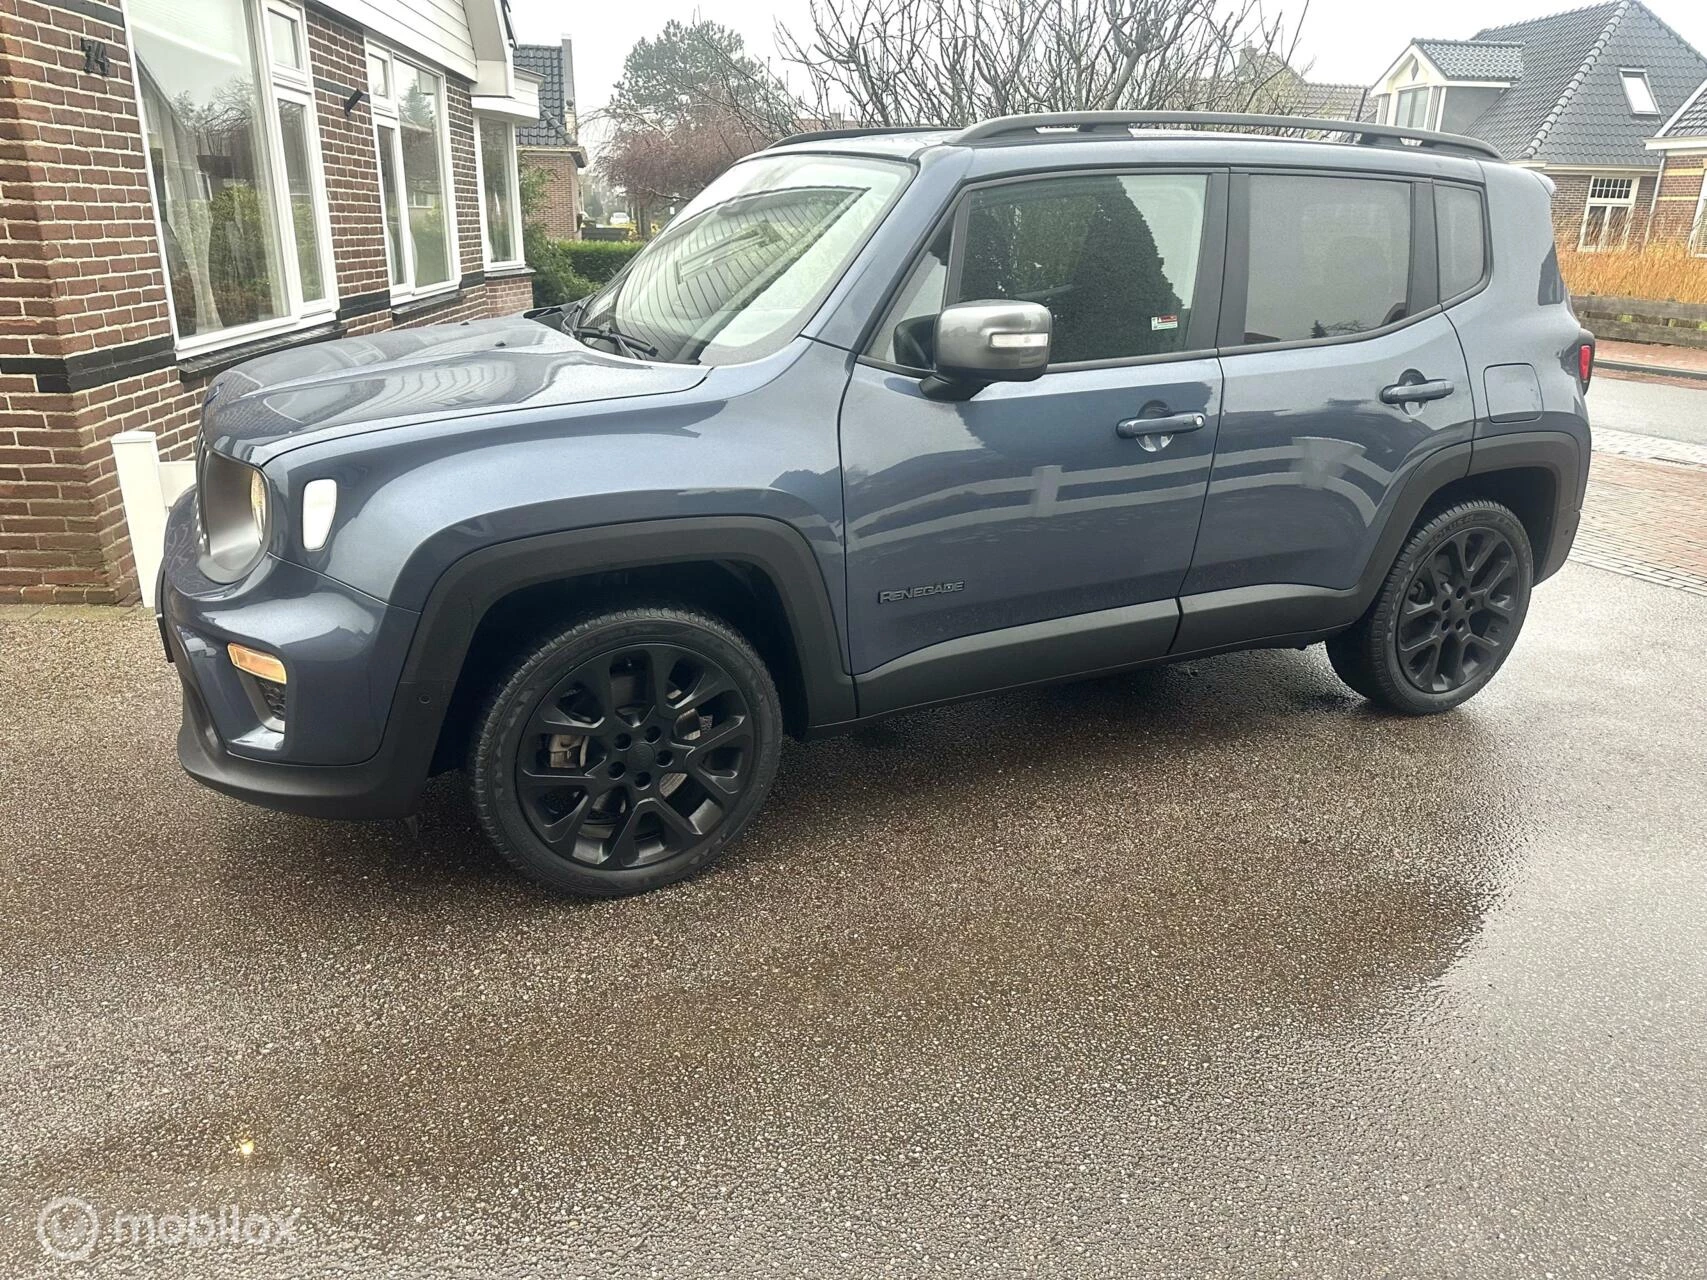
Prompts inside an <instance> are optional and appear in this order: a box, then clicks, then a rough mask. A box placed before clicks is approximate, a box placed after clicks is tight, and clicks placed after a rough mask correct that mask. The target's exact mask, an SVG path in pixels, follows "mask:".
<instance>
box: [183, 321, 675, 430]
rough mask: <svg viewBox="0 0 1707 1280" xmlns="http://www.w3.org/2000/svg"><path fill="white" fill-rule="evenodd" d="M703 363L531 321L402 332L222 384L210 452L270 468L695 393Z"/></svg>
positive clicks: (288, 356)
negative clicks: (429, 428)
mask: <svg viewBox="0 0 1707 1280" xmlns="http://www.w3.org/2000/svg"><path fill="white" fill-rule="evenodd" d="M705 375H706V370H705V368H704V367H703V366H700V365H684V364H649V363H647V362H645V361H640V360H627V359H623V358H621V357H618V356H614V355H606V354H604V353H603V352H599V351H594V350H592V349H591V348H589V347H586V346H583V345H582V344H581V343H579V342H577V341H575V340H574V339H573V338H570V337H567V336H565V335H564V334H562V333H559V332H557V331H556V330H555V329H549V328H547V327H546V326H545V325H543V324H539V323H537V322H536V321H533V320H527V319H524V318H522V317H519V316H517V317H513V318H509V319H503V320H474V321H469V322H467V323H465V324H455V325H431V326H428V327H426V328H421V329H393V330H388V331H386V332H383V333H375V334H371V335H368V336H365V337H360V338H339V339H337V340H335V341H332V342H321V343H315V344H312V345H309V346H301V347H293V348H291V349H289V350H286V351H279V352H276V353H274V354H272V355H265V356H260V357H257V358H256V359H254V360H249V361H246V362H245V363H243V364H241V365H238V366H237V367H236V368H234V369H229V370H227V371H226V372H224V373H222V374H220V375H219V377H217V378H215V379H214V380H213V382H212V384H211V385H210V386H209V387H208V392H207V400H206V403H205V406H204V408H203V413H202V436H203V438H204V439H205V440H206V442H207V444H208V445H209V447H211V448H213V449H216V450H218V451H219V452H221V453H226V454H231V455H232V456H235V457H240V458H245V459H250V460H254V461H256V462H264V461H266V459H268V458H270V457H275V456H277V455H278V454H280V453H283V452H285V451H286V450H288V449H293V448H297V447H298V446H300V445H304V444H309V443H313V442H316V441H320V440H324V439H327V438H328V437H330V436H337V435H347V434H355V433H358V432H365V431H371V430H376V429H379V428H383V427H388V426H402V425H404V424H407V423H418V422H422V421H428V420H431V419H433V418H452V417H466V416H469V415H472V414H480V413H492V412H496V411H499V410H505V409H519V408H524V407H538V406H552V405H575V404H585V403H588V402H590V401H598V400H621V399H627V398H629V397H633V396H648V395H664V394H668V393H671V392H680V391H687V390H689V389H691V388H693V387H695V386H697V385H698V384H699V383H700V382H702V381H703V380H704V379H705Z"/></svg>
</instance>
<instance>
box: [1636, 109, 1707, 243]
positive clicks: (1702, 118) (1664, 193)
mask: <svg viewBox="0 0 1707 1280" xmlns="http://www.w3.org/2000/svg"><path fill="white" fill-rule="evenodd" d="M1648 149H1649V150H1650V151H1656V152H1658V153H1659V157H1660V177H1659V187H1658V189H1657V190H1656V191H1655V193H1654V210H1653V222H1652V226H1651V229H1650V231H1649V236H1650V238H1651V239H1653V240H1656V241H1658V240H1665V241H1675V242H1678V243H1683V244H1687V245H1688V246H1689V249H1690V252H1692V253H1696V254H1700V255H1701V256H1703V257H1707V176H1704V175H1707V80H1703V81H1702V82H1701V83H1700V84H1699V85H1698V86H1696V89H1695V92H1694V93H1693V94H1691V95H1690V97H1689V100H1688V101H1687V102H1685V103H1684V104H1683V105H1682V106H1681V107H1679V108H1678V109H1677V113H1676V114H1675V115H1673V116H1672V118H1671V119H1670V120H1667V121H1666V122H1665V124H1664V125H1663V126H1662V127H1661V128H1660V131H1659V133H1658V134H1657V135H1656V136H1654V137H1653V138H1650V139H1649V140H1648Z"/></svg>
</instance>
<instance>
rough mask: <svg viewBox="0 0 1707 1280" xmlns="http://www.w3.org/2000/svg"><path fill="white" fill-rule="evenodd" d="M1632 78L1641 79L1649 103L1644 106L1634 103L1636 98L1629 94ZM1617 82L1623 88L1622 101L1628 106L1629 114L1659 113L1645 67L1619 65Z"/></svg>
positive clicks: (1657, 102)
mask: <svg viewBox="0 0 1707 1280" xmlns="http://www.w3.org/2000/svg"><path fill="white" fill-rule="evenodd" d="M1632 80H1639V81H1641V83H1642V88H1643V90H1644V91H1645V92H1646V93H1647V95H1648V102H1649V103H1650V104H1651V105H1649V106H1646V107H1641V106H1637V105H1636V100H1635V99H1634V98H1633V97H1631V96H1630V81H1632ZM1618 83H1619V84H1620V85H1621V86H1622V87H1623V89H1624V101H1625V103H1626V104H1627V105H1628V106H1629V108H1630V114H1631V115H1633V116H1657V115H1659V114H1660V104H1659V99H1658V98H1656V97H1654V86H1653V83H1652V82H1651V81H1650V80H1649V79H1648V71H1647V68H1646V67H1619V68H1618Z"/></svg>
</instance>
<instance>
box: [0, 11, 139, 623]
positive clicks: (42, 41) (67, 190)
mask: <svg viewBox="0 0 1707 1280" xmlns="http://www.w3.org/2000/svg"><path fill="white" fill-rule="evenodd" d="M79 7H80V9H85V10H87V12H76V13H73V12H70V11H68V10H65V9H60V8H56V7H53V6H50V5H46V4H37V3H32V2H31V0H0V209H3V210H4V212H3V214H0V398H3V401H4V402H3V403H0V598H7V597H11V598H20V597H21V598H24V599H64V600H78V601H86V600H97V601H98V600H105V599H110V598H111V597H112V595H113V587H112V582H111V578H112V570H113V567H114V562H115V560H116V559H118V558H120V557H119V554H118V553H117V552H116V549H115V545H114V544H115V536H114V528H115V521H114V520H113V518H112V516H111V514H110V511H109V510H108V507H109V505H110V504H109V502H108V498H109V495H110V491H111V488H112V483H111V459H110V453H109V454H108V458H107V463H106V466H105V467H104V468H103V466H102V463H101V459H100V457H99V454H100V453H101V452H102V451H101V450H98V449H95V448H92V445H93V444H94V443H95V441H96V439H97V438H101V439H104V438H105V435H110V434H111V431H106V432H105V433H104V435H103V434H102V432H101V425H100V424H99V423H98V422H93V421H91V420H90V418H89V416H88V412H87V404H86V397H85V395H84V394H83V393H73V392H71V391H69V390H68V389H67V388H66V387H65V386H64V377H65V374H64V369H65V366H64V365H63V364H62V363H60V362H62V361H64V360H66V359H68V358H87V357H89V356H91V355H93V354H94V353H96V352H98V351H101V350H104V349H108V348H112V347H118V346H123V345H127V344H132V343H137V342H142V341H145V340H148V339H155V340H161V341H167V340H169V339H170V335H171V322H170V319H169V316H168V312H167V306H166V290H165V282H164V278H163V275H162V271H161V266H160V258H159V254H158V251H157V249H156V244H155V238H156V237H155V228H154V221H153V212H152V209H151V207H150V204H149V197H148V186H147V176H146V168H145V165H144V160H143V150H142V140H141V133H140V128H139V126H138V123H137V112H136V101H135V98H134V96H133V93H132V90H131V65H130V57H129V53H128V51H127V49H126V48H125V44H124V38H123V37H124V32H123V28H122V26H121V25H120V22H121V19H120V16H119V12H118V10H117V8H116V6H108V5H105V4H93V5H87V6H79ZM95 14H102V15H105V17H97V16H94V15H95ZM85 39H87V40H93V41H99V42H102V43H104V44H105V45H106V46H107V58H108V74H106V75H105V76H103V75H100V74H98V73H95V72H92V71H85V70H84V54H83V50H82V47H81V42H82V41H83V40H85ZM36 360H45V361H47V362H48V365H49V367H48V368H47V369H46V370H45V371H43V372H30V371H29V370H31V369H32V368H37V369H39V368H40V366H32V364H31V361H36ZM55 366H57V367H55Z"/></svg>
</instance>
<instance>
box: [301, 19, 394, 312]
mask: <svg viewBox="0 0 1707 1280" xmlns="http://www.w3.org/2000/svg"><path fill="white" fill-rule="evenodd" d="M308 56H309V62H310V64H311V65H312V66H313V68H314V78H315V80H316V82H317V83H318V84H319V85H327V84H331V85H336V86H338V88H339V90H341V92H331V91H329V90H328V89H326V88H324V87H317V88H316V90H315V94H314V107H315V114H316V115H317V116H318V117H319V120H320V159H321V163H322V164H323V165H324V166H325V169H326V207H327V213H328V215H329V216H330V219H331V223H332V247H333V258H334V260H335V263H336V271H337V279H338V297H339V299H340V301H342V302H345V303H348V302H349V301H350V300H351V299H354V298H365V297H369V296H372V295H374V294H383V293H386V292H387V291H388V290H389V289H390V287H391V279H390V274H389V271H388V268H387V266H386V262H385V223H384V220H383V216H384V215H383V213H382V212H381V208H380V202H379V167H378V162H377V160H376V159H375V156H374V139H373V112H372V110H371V109H370V108H369V106H368V100H367V96H366V95H365V94H364V95H363V97H362V100H361V102H360V103H359V104H358V105H357V106H356V108H355V109H354V110H353V111H351V112H350V114H349V115H347V116H346V115H345V114H344V102H345V101H346V100H347V99H348V97H349V95H350V94H352V93H354V92H355V91H356V90H357V89H361V88H365V87H366V85H367V53H366V50H365V49H364V47H363V43H362V33H361V29H360V28H358V27H355V26H352V25H350V24H349V23H346V22H342V21H340V20H338V19H336V18H334V17H332V16H331V15H329V14H327V13H324V12H323V11H321V10H319V9H309V10H308Z"/></svg>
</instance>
